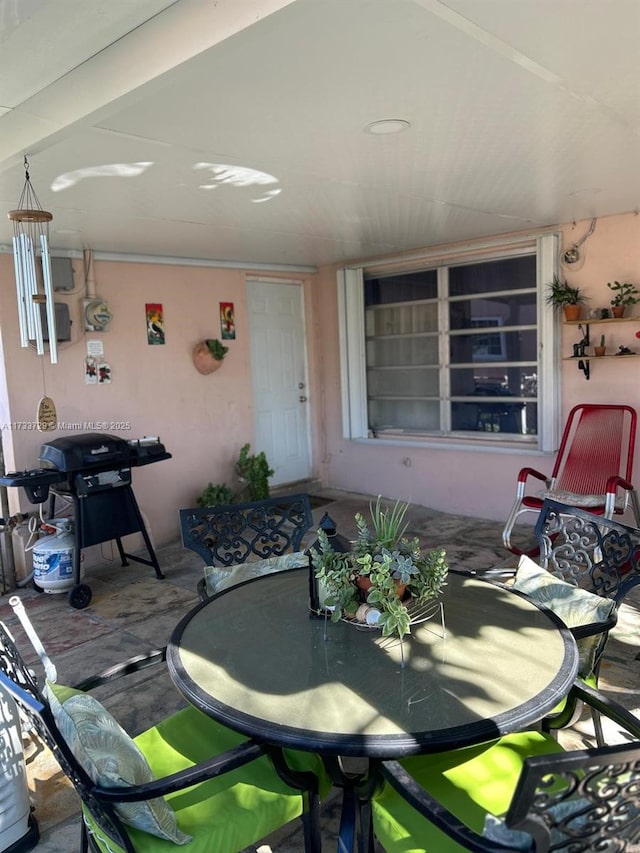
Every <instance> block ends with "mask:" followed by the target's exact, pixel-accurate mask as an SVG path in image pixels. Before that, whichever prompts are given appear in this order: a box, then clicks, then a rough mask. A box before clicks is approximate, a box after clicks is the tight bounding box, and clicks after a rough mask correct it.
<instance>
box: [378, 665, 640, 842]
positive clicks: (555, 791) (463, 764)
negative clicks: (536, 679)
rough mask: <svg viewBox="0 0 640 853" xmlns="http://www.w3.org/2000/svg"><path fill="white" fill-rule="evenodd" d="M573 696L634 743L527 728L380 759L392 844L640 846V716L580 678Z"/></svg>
mask: <svg viewBox="0 0 640 853" xmlns="http://www.w3.org/2000/svg"><path fill="white" fill-rule="evenodd" d="M572 692H573V694H574V695H575V699H576V700H579V701H581V702H584V703H585V704H587V705H589V706H590V707H591V708H593V709H594V710H596V711H597V713H599V714H602V715H603V716H607V717H608V718H610V719H611V720H612V721H614V722H615V723H616V724H617V725H618V726H620V727H621V729H622V730H623V731H624V734H625V736H626V737H628V739H629V740H628V742H626V743H623V744H620V745H616V746H607V747H601V748H597V749H581V750H571V751H564V750H563V749H562V747H561V746H560V745H559V744H558V742H557V741H556V740H555V739H554V738H553V737H552V736H551V735H549V734H545V733H543V732H538V731H529V732H521V733H518V734H512V735H505V736H503V737H501V738H499V739H498V740H495V741H492V742H490V743H485V744H480V745H477V746H470V747H464V748H462V749H456V750H450V751H447V752H440V753H434V754H431V755H423V756H416V757H413V758H407V759H403V760H401V761H382V762H380V765H379V772H380V776H381V786H380V789H379V791H378V793H377V794H376V795H374V797H373V800H372V801H371V810H372V823H373V832H374V834H375V836H376V837H377V839H378V842H379V843H380V844H381V845H382V847H383V848H384V850H385V851H387V853H401V851H402V853H417V851H436V850H437V851H438V853H459V851H462V850H472V851H474V853H489V851H491V853H494V851H511V853H513V851H518V850H522V851H531V853H533V851H535V853H544V851H548V850H553V851H558V853H560V851H564V853H570V851H578V850H582V851H587V850H610V851H613V850H616V851H622V850H628V851H631V850H636V849H638V844H639V843H640V720H638V719H637V718H636V717H635V716H633V715H632V714H631V713H629V712H628V711H626V710H625V709H624V708H622V707H621V706H619V705H617V704H615V703H614V702H612V701H610V700H608V699H606V698H605V697H604V696H602V695H601V694H599V693H598V692H597V691H595V690H593V689H592V688H590V687H588V686H586V685H584V684H583V683H581V682H578V681H577V682H576V684H575V685H574V687H573V689H572ZM366 806H367V804H366V803H364V804H363V807H366ZM364 814H366V811H365V812H364ZM367 818H368V815H367Z"/></svg>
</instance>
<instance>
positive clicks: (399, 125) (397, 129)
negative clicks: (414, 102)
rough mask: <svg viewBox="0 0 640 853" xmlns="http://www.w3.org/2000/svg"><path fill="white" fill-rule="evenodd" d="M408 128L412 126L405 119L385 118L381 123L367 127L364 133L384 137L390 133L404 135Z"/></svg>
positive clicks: (372, 123) (373, 123)
mask: <svg viewBox="0 0 640 853" xmlns="http://www.w3.org/2000/svg"><path fill="white" fill-rule="evenodd" d="M408 127H411V124H410V123H409V122H408V121H405V119H403V118H383V119H380V121H372V122H371V124H368V125H367V126H366V127H365V129H364V132H365V133H371V134H373V135H374V136H382V135H384V134H388V133H402V131H403V130H406V129H407V128H408Z"/></svg>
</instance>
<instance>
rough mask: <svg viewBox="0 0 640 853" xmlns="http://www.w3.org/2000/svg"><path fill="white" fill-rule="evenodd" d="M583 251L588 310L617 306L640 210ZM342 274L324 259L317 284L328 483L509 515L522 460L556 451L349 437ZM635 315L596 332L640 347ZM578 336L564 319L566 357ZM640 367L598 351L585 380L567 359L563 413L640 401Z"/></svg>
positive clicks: (536, 463) (575, 276)
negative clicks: (341, 346) (338, 285)
mask: <svg viewBox="0 0 640 853" xmlns="http://www.w3.org/2000/svg"><path fill="white" fill-rule="evenodd" d="M589 225H590V222H588V221H587V222H578V223H576V224H575V226H574V225H572V224H571V225H567V226H564V227H563V229H562V231H563V239H564V246H565V247H568V246H570V245H572V244H573V243H574V242H575V241H577V240H578V239H579V238H580V237H581V236H582V235H583V234H584V233H585V232H586V231H587V230H588V228H589ZM581 249H582V251H583V252H584V263H583V264H582V266H581V269H580V270H579V271H578V272H575V273H567V275H566V277H567V279H568V280H569V281H570V283H571V284H574V285H579V286H580V287H582V288H583V289H584V291H585V293H586V294H587V295H588V296H589V297H590V300H589V303H588V304H587V307H586V311H588V310H589V308H591V307H608V306H609V303H610V297H611V294H610V292H609V290H608V288H607V282H608V281H613V280H615V279H618V280H623V281H632V282H635V283H636V284H639V285H640V216H636V215H633V214H629V215H622V216H613V217H608V218H605V219H601V220H599V221H598V222H597V226H596V230H595V232H594V233H593V235H592V236H591V237H590V238H589V240H588V241H587V242H586V243H585V244H584V245H583V246H582V247H581ZM335 274H336V271H335V269H334V268H329V267H325V268H322V269H321V270H320V273H319V277H318V286H319V287H321V288H322V290H323V292H324V294H325V298H324V299H323V302H322V304H321V306H320V307H321V315H320V317H319V319H320V322H321V324H322V327H323V329H325V334H326V346H325V348H324V353H325V354H324V364H325V369H324V373H323V388H324V389H325V390H326V401H327V404H326V411H325V426H326V430H325V436H324V441H325V448H324V465H323V475H324V478H325V481H326V482H327V483H330V484H331V485H332V486H333V487H335V488H339V489H350V490H354V491H360V492H365V493H370V494H378V493H381V494H383V495H384V496H387V497H392V498H393V497H402V498H404V499H407V500H410V501H413V502H416V503H420V504H423V505H426V506H429V507H433V508H434V509H437V510H441V511H445V512H452V513H460V514H463V515H468V516H474V517H478V518H487V519H494V520H503V519H505V518H506V516H507V514H508V512H509V509H510V507H511V504H512V502H513V499H514V497H515V484H516V478H517V475H518V471H519V470H520V468H522V467H524V466H532V467H534V468H537V469H538V470H541V471H542V472H544V473H549V472H550V471H551V468H552V467H553V461H554V457H553V456H552V455H551V456H550V455H543V454H540V453H537V452H535V453H534V452H531V453H523V452H522V451H520V450H518V451H514V450H494V449H489V448H488V449H483V450H468V449H458V450H455V449H453V448H445V449H433V448H426V447H419V446H417V445H415V444H410V443H402V444H398V445H397V446H388V445H383V444H381V443H380V442H376V441H365V442H352V441H345V440H344V439H343V438H342V426H341V414H340V394H339V379H340V366H339V353H338V336H337V330H336V328H335V317H336V312H337V305H336V298H335V290H336V289H335ZM630 313H632V314H635V315H638V317H639V319H638V324H637V326H636V325H635V324H634V323H628V324H624V325H622V324H621V325H618V326H615V327H605V326H602V327H601V326H594V327H592V329H591V334H592V336H593V335H595V334H596V333H597V334H598V335H600V334H601V333H604V334H606V335H607V338H608V342H609V343H610V344H611V347H612V351H614V352H615V351H616V350H617V348H618V345H619V344H625V345H627V346H629V347H630V348H632V349H636V351H637V352H639V353H640V340H638V339H636V338H635V332H636V331H638V330H640V304H638V305H636V306H633V307H632V310H631V312H630ZM579 339H580V335H579V333H578V329H577V327H575V326H574V327H570V326H567V327H564V328H563V331H562V352H563V355H565V356H569V355H571V353H572V343H574V342H577V341H578V340H579ZM634 345H635V346H634ZM639 370H640V359H638V360H636V359H628V360H627V359H621V360H620V361H619V362H618V361H614V360H607V361H602V362H598V361H596V360H594V359H592V360H591V374H592V375H591V379H590V380H589V381H586V380H585V379H584V377H583V374H582V373H580V372H579V371H578V369H577V367H576V364H575V362H567V361H562V362H560V363H559V364H558V375H557V381H558V382H560V383H561V391H562V410H563V421H564V416H566V413H567V412H568V411H569V409H570V408H571V407H572V406H573V405H575V404H576V403H579V402H585V403H598V402H610V403H630V404H631V405H633V406H635V407H636V408H640V391H639V383H638V372H639ZM636 455H638V454H636ZM639 458H640V457H639Z"/></svg>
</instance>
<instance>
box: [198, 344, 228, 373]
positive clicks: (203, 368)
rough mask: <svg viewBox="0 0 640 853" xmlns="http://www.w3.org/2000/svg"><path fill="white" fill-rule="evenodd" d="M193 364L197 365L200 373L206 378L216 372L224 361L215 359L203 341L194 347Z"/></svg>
mask: <svg viewBox="0 0 640 853" xmlns="http://www.w3.org/2000/svg"><path fill="white" fill-rule="evenodd" d="M193 363H194V364H195V367H196V370H197V371H198V373H202V374H204V375H205V376H206V375H207V374H209V373H213V372H214V370H217V369H218V368H219V367H220V366H221V365H222V359H221V358H214V356H213V354H212V352H211V350H210V349H209V347H208V346H207V343H206V341H201V342H200V343H199V344H196V346H195V347H194V350H193Z"/></svg>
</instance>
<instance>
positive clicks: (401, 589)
mask: <svg viewBox="0 0 640 853" xmlns="http://www.w3.org/2000/svg"><path fill="white" fill-rule="evenodd" d="M394 583H395V585H396V593H397V595H398V598H399V599H400V601H402V600H403V599H404V595H405V593H406V591H407V585H406V583H401V582H400V581H399V580H396V581H394Z"/></svg>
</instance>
